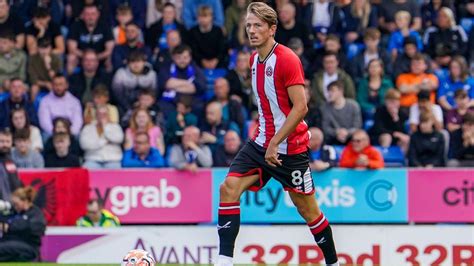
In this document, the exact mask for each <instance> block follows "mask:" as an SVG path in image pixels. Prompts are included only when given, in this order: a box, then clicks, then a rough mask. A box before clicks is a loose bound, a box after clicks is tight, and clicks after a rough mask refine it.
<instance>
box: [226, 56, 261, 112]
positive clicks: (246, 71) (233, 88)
mask: <svg viewBox="0 0 474 266" xmlns="http://www.w3.org/2000/svg"><path fill="white" fill-rule="evenodd" d="M249 61H250V54H249V53H248V52H246V51H239V52H238V53H237V62H236V64H235V68H234V69H231V70H229V71H228V72H227V75H226V76H225V78H226V79H227V80H228V81H229V85H230V95H231V97H232V98H234V99H236V100H238V101H240V102H241V103H242V106H243V107H245V108H246V109H247V110H248V111H249V112H251V111H256V110H257V106H256V105H255V101H254V97H253V91H252V80H251V76H250V66H249Z"/></svg>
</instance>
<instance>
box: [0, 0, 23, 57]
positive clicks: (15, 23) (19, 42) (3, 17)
mask: <svg viewBox="0 0 474 266" xmlns="http://www.w3.org/2000/svg"><path fill="white" fill-rule="evenodd" d="M15 13H16V12H13V10H12V9H10V4H9V1H5V0H2V1H0V32H6V31H9V32H11V34H12V37H13V41H14V43H15V47H16V48H18V49H23V48H24V46H25V34H24V33H25V27H24V25H25V24H24V23H23V21H22V20H21V18H20V17H19V16H18V15H17V14H15Z"/></svg>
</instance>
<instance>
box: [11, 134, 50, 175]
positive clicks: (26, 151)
mask: <svg viewBox="0 0 474 266" xmlns="http://www.w3.org/2000/svg"><path fill="white" fill-rule="evenodd" d="M13 142H14V143H15V148H14V149H13V150H12V154H11V158H12V160H13V161H14V162H15V164H16V166H17V167H18V168H43V167H44V160H43V156H41V154H40V153H39V152H38V151H37V150H34V149H32V148H31V141H30V132H29V131H28V130H27V129H20V130H17V131H16V132H15V134H14V135H13Z"/></svg>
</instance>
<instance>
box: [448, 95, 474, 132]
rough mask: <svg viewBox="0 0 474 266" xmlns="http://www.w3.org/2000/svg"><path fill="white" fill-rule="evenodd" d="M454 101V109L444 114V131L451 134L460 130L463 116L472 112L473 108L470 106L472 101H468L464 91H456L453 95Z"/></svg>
mask: <svg viewBox="0 0 474 266" xmlns="http://www.w3.org/2000/svg"><path fill="white" fill-rule="evenodd" d="M454 101H455V103H456V104H455V105H454V106H456V107H455V108H453V109H451V110H449V111H448V112H447V114H446V129H447V130H448V131H449V132H451V133H452V132H453V131H455V130H458V129H460V128H461V125H462V124H463V117H464V115H466V114H467V113H468V112H474V106H472V105H470V102H472V100H471V99H469V97H468V95H467V92H466V91H465V90H463V89H458V90H457V91H456V92H455V93H454Z"/></svg>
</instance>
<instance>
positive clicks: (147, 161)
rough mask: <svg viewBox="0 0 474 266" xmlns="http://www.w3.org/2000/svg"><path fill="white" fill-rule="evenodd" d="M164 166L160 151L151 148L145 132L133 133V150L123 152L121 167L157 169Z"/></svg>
mask: <svg viewBox="0 0 474 266" xmlns="http://www.w3.org/2000/svg"><path fill="white" fill-rule="evenodd" d="M163 166H165V161H164V159H163V156H162V155H161V153H160V151H159V150H157V149H156V148H153V147H151V145H150V137H149V135H148V133H146V132H143V131H142V132H137V133H135V136H134V139H133V148H131V149H129V150H127V151H125V153H124V155H123V158H122V167H142V168H158V167H163Z"/></svg>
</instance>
